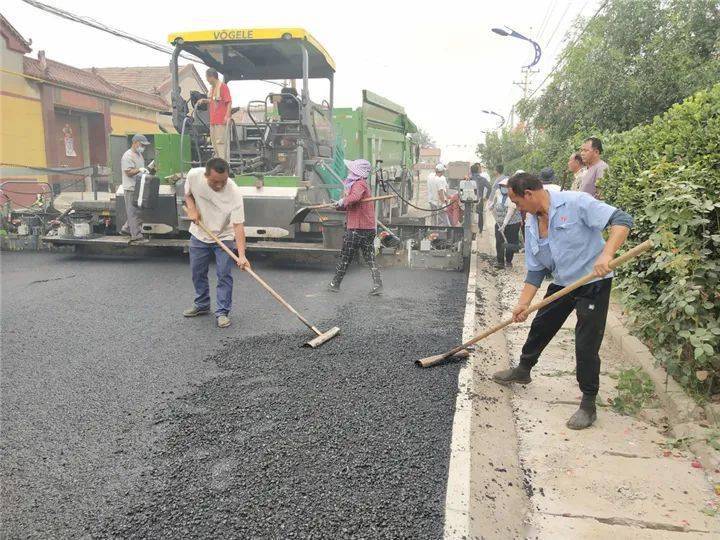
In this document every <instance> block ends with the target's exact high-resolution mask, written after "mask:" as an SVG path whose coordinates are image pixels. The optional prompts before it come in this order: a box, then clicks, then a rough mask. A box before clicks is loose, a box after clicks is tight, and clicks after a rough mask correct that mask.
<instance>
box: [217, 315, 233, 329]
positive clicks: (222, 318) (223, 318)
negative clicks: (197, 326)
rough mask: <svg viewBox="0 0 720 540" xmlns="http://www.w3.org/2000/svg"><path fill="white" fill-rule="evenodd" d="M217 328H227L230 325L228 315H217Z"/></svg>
mask: <svg viewBox="0 0 720 540" xmlns="http://www.w3.org/2000/svg"><path fill="white" fill-rule="evenodd" d="M217 325H218V328H227V327H228V326H230V317H228V316H227V315H219V316H218V318H217Z"/></svg>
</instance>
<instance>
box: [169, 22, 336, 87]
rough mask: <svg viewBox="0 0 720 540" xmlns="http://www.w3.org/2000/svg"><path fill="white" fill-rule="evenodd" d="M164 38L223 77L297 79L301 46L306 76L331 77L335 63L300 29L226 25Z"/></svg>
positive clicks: (299, 75) (321, 47) (315, 77)
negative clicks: (305, 58) (306, 67)
mask: <svg viewBox="0 0 720 540" xmlns="http://www.w3.org/2000/svg"><path fill="white" fill-rule="evenodd" d="M168 41H169V42H170V43H172V44H174V45H175V46H176V47H178V48H180V49H182V50H183V51H187V52H188V53H190V54H192V55H194V56H197V57H198V58H199V59H200V60H202V61H203V63H204V64H205V65H207V66H210V67H214V68H215V69H217V70H218V71H219V72H220V73H222V74H223V75H225V77H226V80H248V81H251V80H259V79H300V78H302V77H303V52H302V49H303V46H304V47H305V49H306V50H307V53H308V77H309V78H311V79H331V78H332V76H333V73H335V62H333V59H332V58H331V57H330V55H329V54H328V53H327V51H326V50H325V49H324V48H323V46H322V45H320V43H319V42H318V41H317V40H316V39H315V38H314V37H313V36H312V35H311V34H310V33H309V32H307V31H305V30H303V29H302V28H226V29H221V30H203V31H196V32H178V33H175V34H170V36H168Z"/></svg>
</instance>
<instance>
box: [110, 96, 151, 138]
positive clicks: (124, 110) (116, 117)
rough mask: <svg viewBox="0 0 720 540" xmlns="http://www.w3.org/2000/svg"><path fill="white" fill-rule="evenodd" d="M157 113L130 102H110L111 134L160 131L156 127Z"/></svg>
mask: <svg viewBox="0 0 720 540" xmlns="http://www.w3.org/2000/svg"><path fill="white" fill-rule="evenodd" d="M158 116H159V115H158V113H157V112H155V111H152V110H149V109H144V108H143V107H140V106H139V105H132V104H130V103H122V102H112V103H111V104H110V125H111V126H112V134H113V135H131V134H134V133H162V131H160V128H159V127H158Z"/></svg>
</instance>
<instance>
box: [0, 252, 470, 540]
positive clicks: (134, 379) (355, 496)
mask: <svg viewBox="0 0 720 540" xmlns="http://www.w3.org/2000/svg"><path fill="white" fill-rule="evenodd" d="M256 269H257V271H258V272H259V273H260V275H262V276H263V277H265V278H266V279H268V281H269V282H270V283H271V284H273V285H275V286H277V288H278V289H279V290H280V291H281V292H282V293H283V294H286V295H287V299H288V300H289V301H290V302H291V303H292V304H293V305H294V306H295V307H297V308H298V309H299V310H300V311H301V312H303V313H304V314H306V315H307V316H308V318H309V319H311V320H312V321H313V322H315V323H316V324H317V325H318V326H319V327H320V328H321V329H326V328H329V327H330V326H332V325H338V326H340V327H341V329H342V333H341V335H340V336H338V337H337V338H335V339H333V340H332V341H330V342H328V343H326V344H325V345H324V346H323V347H321V348H319V349H316V350H311V349H304V348H300V344H301V343H303V342H304V341H306V340H307V339H308V338H309V337H311V336H310V334H309V333H308V331H306V330H305V329H304V328H302V327H301V325H299V324H298V323H297V321H296V320H294V318H293V317H291V316H289V315H288V314H287V313H285V312H284V310H282V308H280V307H279V306H277V305H276V303H275V301H274V300H273V299H272V298H270V297H269V296H268V295H267V293H266V292H265V291H263V290H260V288H259V287H258V286H257V285H255V284H254V283H253V282H251V281H250V280H249V279H248V278H247V277H244V276H241V275H238V278H237V280H236V291H235V293H234V296H235V308H234V318H233V320H234V324H233V326H232V327H230V328H229V329H227V330H219V329H217V328H215V327H214V325H213V324H212V319H211V318H207V317H206V318H198V319H194V320H183V319H182V317H180V316H179V314H180V312H181V311H182V309H183V308H184V307H187V305H188V300H189V299H190V298H191V297H192V292H191V289H190V282H189V276H188V269H187V261H184V260H183V259H181V258H178V259H176V260H169V259H163V260H135V261H122V260H119V261H116V260H85V259H76V258H72V257H65V256H60V255H37V256H29V255H26V254H17V255H12V256H10V255H8V256H6V257H4V260H3V268H2V284H3V291H4V295H3V305H2V316H3V319H2V325H3V334H4V338H3V363H2V380H1V381H0V384H2V393H3V407H2V438H0V450H1V451H0V480H1V482H0V484H2V485H1V486H0V490H2V498H3V501H4V507H5V508H4V511H3V514H4V515H3V517H2V530H3V533H4V534H7V536H8V537H36V538H47V537H82V536H86V535H87V536H91V537H97V538H104V537H123V538H125V537H148V538H163V537H164V538H169V537H241V538H242V537H245V538H342V537H353V538H362V537H366V538H378V537H380V538H383V537H384V538H440V537H441V536H442V530H443V514H444V502H445V489H446V480H447V472H448V462H449V453H450V436H451V426H452V418H453V413H454V404H455V396H456V392H457V374H458V369H459V364H455V363H450V364H449V365H444V366H442V367H440V368H434V369H425V370H423V369H418V368H416V367H415V366H414V365H413V361H414V360H415V359H417V358H420V357H422V356H427V355H428V354H431V353H434V352H438V351H443V350H446V349H448V348H450V347H451V346H452V345H454V344H456V343H457V342H458V340H459V339H460V337H461V327H462V317H463V313H464V305H465V288H466V282H465V279H464V277H463V276H462V275H461V274H458V273H444V272H420V271H416V272H410V271H407V270H400V269H387V270H386V271H385V272H384V278H385V285H386V294H385V295H384V296H382V297H379V298H368V297H367V290H368V289H369V276H368V275H367V272H366V271H365V269H357V268H354V269H353V270H352V271H351V272H350V273H349V274H348V276H347V278H346V280H345V282H344V283H343V290H342V292H341V293H340V294H333V293H330V292H327V291H325V289H324V287H325V286H326V284H327V281H328V278H329V276H330V275H331V273H332V270H331V269H328V268H299V267H287V266H286V267H283V266H279V265H273V266H269V265H264V264H263V263H261V262H258V263H257V265H256ZM212 274H214V272H212V271H211V281H213V278H214V276H213V275H212ZM298 327H299V328H298Z"/></svg>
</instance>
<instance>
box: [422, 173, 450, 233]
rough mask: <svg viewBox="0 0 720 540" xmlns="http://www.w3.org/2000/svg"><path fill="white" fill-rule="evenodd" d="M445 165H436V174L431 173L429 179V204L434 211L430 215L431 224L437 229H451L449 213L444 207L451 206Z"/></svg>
mask: <svg viewBox="0 0 720 540" xmlns="http://www.w3.org/2000/svg"><path fill="white" fill-rule="evenodd" d="M444 172H445V165H443V164H442V163H438V164H437V165H435V172H433V173H430V175H429V176H428V178H427V191H428V203H430V208H431V209H432V210H433V212H432V214H431V215H430V224H431V225H434V226H436V227H449V226H450V223H449V221H448V217H447V212H445V209H444V207H445V206H447V205H448V204H450V199H449V198H448V182H447V178H445V175H444V174H443V173H444Z"/></svg>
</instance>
